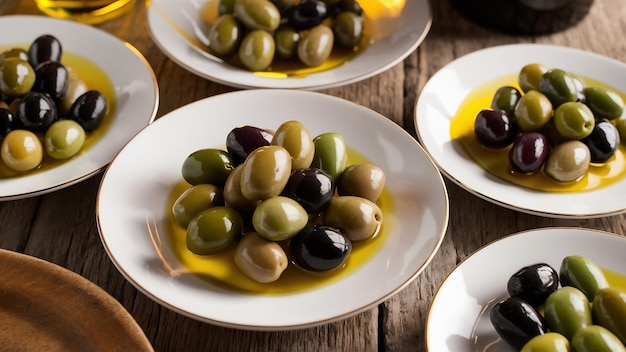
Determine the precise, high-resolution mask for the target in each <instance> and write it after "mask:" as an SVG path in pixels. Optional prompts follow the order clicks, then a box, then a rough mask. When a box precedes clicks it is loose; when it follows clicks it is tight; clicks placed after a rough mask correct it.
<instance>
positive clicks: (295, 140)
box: [271, 120, 315, 170]
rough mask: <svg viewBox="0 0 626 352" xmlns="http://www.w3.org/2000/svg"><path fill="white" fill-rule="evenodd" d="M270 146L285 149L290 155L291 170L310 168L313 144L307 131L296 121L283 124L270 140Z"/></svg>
mask: <svg viewBox="0 0 626 352" xmlns="http://www.w3.org/2000/svg"><path fill="white" fill-rule="evenodd" d="M271 143H272V145H278V146H281V147H283V148H285V149H286V150H287V151H288V152H289V155H291V160H292V162H291V168H292V170H295V169H305V168H308V167H309V166H311V162H312V161H313V156H314V155H315V144H314V143H313V139H311V135H310V134H309V131H308V130H307V129H306V127H305V126H304V124H302V122H300V121H298V120H290V121H286V122H283V123H282V124H281V125H280V126H278V129H276V132H275V133H274V137H273V138H272V142H271Z"/></svg>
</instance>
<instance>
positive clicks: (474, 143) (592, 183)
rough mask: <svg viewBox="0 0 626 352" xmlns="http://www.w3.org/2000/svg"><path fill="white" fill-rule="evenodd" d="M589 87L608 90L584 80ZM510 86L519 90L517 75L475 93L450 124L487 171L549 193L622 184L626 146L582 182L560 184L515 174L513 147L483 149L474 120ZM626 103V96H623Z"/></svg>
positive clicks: (452, 132)
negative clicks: (511, 150) (499, 92)
mask: <svg viewBox="0 0 626 352" xmlns="http://www.w3.org/2000/svg"><path fill="white" fill-rule="evenodd" d="M583 80H584V81H585V83H586V84H587V85H588V86H601V87H606V88H610V89H613V90H615V91H616V92H619V90H617V89H615V88H613V87H608V86H607V85H606V84H603V83H601V82H598V81H595V80H592V79H588V78H585V77H583ZM505 85H509V86H513V87H516V88H518V89H519V85H518V84H517V74H511V75H507V76H504V77H500V78H497V79H495V80H493V81H490V82H487V83H486V84H484V85H482V86H480V87H478V88H477V89H475V90H473V91H471V92H470V93H469V94H468V95H467V97H466V98H465V99H464V100H463V102H462V103H461V105H460V106H459V108H458V110H457V112H456V115H455V116H454V117H453V119H452V121H451V123H450V137H451V139H452V140H454V141H456V142H457V143H459V144H460V145H462V146H463V148H464V150H465V151H466V152H467V153H468V155H469V156H470V157H472V159H473V160H474V161H475V162H476V163H477V164H478V165H480V166H481V167H482V168H483V169H485V170H486V171H488V172H490V173H491V174H493V175H496V176H498V177H500V178H502V179H504V180H506V181H508V182H511V183H514V184H516V185H519V186H522V187H526V188H530V189H534V190H540V191H545V192H578V191H590V190H594V189H598V188H601V187H604V186H607V185H610V184H612V183H615V182H618V181H620V180H622V179H623V178H624V176H626V146H625V145H624V143H621V144H620V146H619V148H618V150H617V151H616V152H615V155H614V156H613V157H611V158H610V159H609V161H607V162H606V163H604V164H592V165H591V166H590V167H589V170H588V172H587V174H586V175H585V176H584V177H582V179H580V180H578V181H576V182H571V183H562V182H556V181H554V180H552V179H551V178H549V177H548V176H547V175H545V174H544V173H543V172H538V173H536V174H533V175H522V174H518V173H514V172H512V171H511V169H510V166H509V159H508V153H509V150H510V147H508V148H504V149H490V148H486V147H483V146H482V145H481V144H480V143H479V142H478V140H477V139H476V136H475V134H474V120H475V119H476V115H477V114H478V112H479V111H480V110H482V109H486V108H489V107H490V105H491V99H492V98H493V96H494V94H495V92H496V91H497V90H498V88H500V87H502V86H505ZM619 93H620V95H621V96H622V97H623V98H624V99H625V100H626V95H624V93H622V92H619Z"/></svg>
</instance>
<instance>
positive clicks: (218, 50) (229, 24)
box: [208, 14, 243, 56]
mask: <svg viewBox="0 0 626 352" xmlns="http://www.w3.org/2000/svg"><path fill="white" fill-rule="evenodd" d="M242 33H243V32H242V29H241V25H240V24H239V21H238V20H237V19H236V18H235V16H233V15H231V14H225V15H221V16H220V17H218V18H217V20H215V23H213V25H212V26H211V28H210V29H209V33H208V38H209V48H210V49H211V50H212V51H213V52H214V53H215V54H217V55H220V56H226V55H231V54H233V53H235V52H236V51H237V48H239V43H240V42H241V37H242Z"/></svg>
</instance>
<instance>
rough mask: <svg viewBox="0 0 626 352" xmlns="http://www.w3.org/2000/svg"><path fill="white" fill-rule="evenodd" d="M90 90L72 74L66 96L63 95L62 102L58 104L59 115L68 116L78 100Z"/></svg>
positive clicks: (68, 81)
mask: <svg viewBox="0 0 626 352" xmlns="http://www.w3.org/2000/svg"><path fill="white" fill-rule="evenodd" d="M88 90H89V89H88V87H87V84H86V83H85V82H84V81H83V80H81V79H80V78H78V76H76V75H75V74H72V73H71V72H70V75H69V79H68V80H67V89H66V90H65V94H63V97H62V98H61V101H60V102H59V103H57V108H58V110H59V114H60V115H61V116H64V115H67V113H68V112H69V111H70V109H71V108H72V104H74V102H75V101H76V99H78V97H80V96H81V95H83V94H85V93H86V92H87V91H88Z"/></svg>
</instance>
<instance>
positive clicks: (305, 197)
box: [281, 168, 335, 214]
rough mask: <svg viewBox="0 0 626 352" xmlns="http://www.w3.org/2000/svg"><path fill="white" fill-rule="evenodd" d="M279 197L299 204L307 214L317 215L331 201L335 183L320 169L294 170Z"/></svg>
mask: <svg viewBox="0 0 626 352" xmlns="http://www.w3.org/2000/svg"><path fill="white" fill-rule="evenodd" d="M281 195H283V196H285V197H289V198H291V199H293V200H295V201H296V202H298V203H300V205H302V207H303V208H304V210H306V212H307V213H308V214H318V213H321V212H322V211H324V210H325V209H326V208H327V207H328V206H329V205H330V202H331V201H332V200H333V197H334V195H335V181H334V180H333V178H332V177H331V176H330V175H329V174H328V173H326V172H325V171H324V170H321V169H317V168H307V169H296V170H294V171H293V172H292V173H291V176H290V177H289V181H288V182H287V185H286V186H285V189H284V190H283V192H282V193H281Z"/></svg>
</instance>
